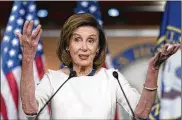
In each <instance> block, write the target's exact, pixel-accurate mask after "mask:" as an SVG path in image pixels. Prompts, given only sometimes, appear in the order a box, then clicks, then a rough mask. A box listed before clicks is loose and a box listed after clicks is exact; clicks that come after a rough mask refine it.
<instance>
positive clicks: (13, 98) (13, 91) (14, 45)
mask: <svg viewBox="0 0 182 120" xmlns="http://www.w3.org/2000/svg"><path fill="white" fill-rule="evenodd" d="M26 20H33V21H34V28H33V29H35V27H36V26H37V25H38V24H39V20H38V17H37V16H36V5H35V2H33V1H31V2H21V1H15V2H14V4H13V7H12V11H11V14H10V17H9V20H8V24H7V27H6V29H5V33H4V37H3V40H2V43H1V112H0V113H1V114H0V115H1V119H6V120H7V119H25V115H24V113H23V110H22V106H21V99H20V92H19V90H20V77H21V64H22V50H21V47H20V42H19V39H18V37H17V36H15V34H14V33H15V32H20V33H21V32H22V27H23V24H24V22H25V21H26ZM44 61H45V60H44V55H43V45H42V42H41V41H40V42H39V44H38V48H37V53H36V56H35V60H34V76H37V79H35V83H37V82H38V81H39V80H40V79H41V78H42V76H43V74H44V72H45V71H44ZM49 116H50V115H49V111H48V109H47V110H45V114H44V115H42V116H40V117H39V118H40V119H41V118H49Z"/></svg>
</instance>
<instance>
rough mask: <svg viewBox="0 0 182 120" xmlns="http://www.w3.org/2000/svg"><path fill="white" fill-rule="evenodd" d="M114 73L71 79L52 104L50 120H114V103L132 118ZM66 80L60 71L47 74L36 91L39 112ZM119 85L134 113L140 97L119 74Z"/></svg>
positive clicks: (49, 71) (50, 71)
mask: <svg viewBox="0 0 182 120" xmlns="http://www.w3.org/2000/svg"><path fill="white" fill-rule="evenodd" d="M113 71H117V70H115V69H109V70H107V69H105V68H101V69H100V71H99V72H97V73H96V74H95V75H94V76H80V77H74V78H71V79H70V80H69V81H68V82H67V83H66V84H65V85H64V86H63V87H62V88H61V89H60V90H59V92H58V93H57V94H56V95H55V96H54V98H53V99H52V100H51V111H52V119H114V115H115V108H116V103H118V104H119V105H121V106H122V107H123V108H124V109H125V110H126V111H127V112H128V113H129V114H130V115H131V111H130V109H129V107H128V104H127V102H126V100H125V98H124V96H123V93H122V91H121V89H120V87H119V84H118V82H117V80H116V79H115V78H114V77H113V75H112V73H113ZM117 72H118V71H117ZM118 73H119V72H118ZM67 78H68V75H66V74H65V73H63V72H62V71H61V70H58V71H53V70H48V71H47V72H46V74H45V75H44V77H43V78H42V80H41V82H40V84H39V85H38V86H37V88H36V91H35V96H36V100H37V102H38V104H39V110H40V109H41V108H42V107H43V106H44V104H45V103H46V102H47V101H48V99H49V98H50V97H51V96H52V95H53V94H54V92H55V91H56V90H57V89H58V88H59V86H60V85H61V84H62V83H63V82H64V81H65V80H66V79H67ZM119 81H120V83H121V86H122V87H123V89H124V91H125V94H126V96H127V98H128V99H129V102H130V104H131V106H132V109H133V110H134V109H135V107H136V105H137V104H138V101H139V98H140V94H139V93H138V92H137V90H136V89H134V88H132V87H131V86H130V84H129V83H128V81H127V80H125V78H124V77H123V75H122V74H121V73H119ZM27 117H30V116H27Z"/></svg>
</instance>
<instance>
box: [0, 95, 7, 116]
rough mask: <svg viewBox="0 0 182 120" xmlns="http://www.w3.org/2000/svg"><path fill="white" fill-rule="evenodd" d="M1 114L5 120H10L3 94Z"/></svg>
mask: <svg viewBox="0 0 182 120" xmlns="http://www.w3.org/2000/svg"><path fill="white" fill-rule="evenodd" d="M1 114H2V117H3V119H4V120H8V115H7V110H6V104H5V102H4V98H3V96H2V95H1Z"/></svg>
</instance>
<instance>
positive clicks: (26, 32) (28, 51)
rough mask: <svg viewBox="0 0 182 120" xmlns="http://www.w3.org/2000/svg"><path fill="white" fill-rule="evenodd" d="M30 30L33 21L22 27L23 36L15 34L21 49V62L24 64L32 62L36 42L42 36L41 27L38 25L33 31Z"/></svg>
mask: <svg viewBox="0 0 182 120" xmlns="http://www.w3.org/2000/svg"><path fill="white" fill-rule="evenodd" d="M32 28H33V21H26V22H25V23H24V26H23V34H21V33H15V34H16V35H17V36H18V38H19V40H20V45H21V47H22V48H23V50H22V56H23V61H26V62H32V61H33V60H34V57H35V54H36V50H37V46H38V42H39V39H40V36H41V34H42V29H41V25H38V26H37V27H36V29H35V30H34V31H32Z"/></svg>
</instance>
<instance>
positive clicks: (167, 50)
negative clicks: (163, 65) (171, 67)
mask: <svg viewBox="0 0 182 120" xmlns="http://www.w3.org/2000/svg"><path fill="white" fill-rule="evenodd" d="M179 48H180V45H179V44H175V45H171V44H166V45H165V46H164V48H163V50H162V52H161V53H162V55H165V56H167V55H172V54H174V53H175V52H176V51H177V50H178V49H179Z"/></svg>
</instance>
